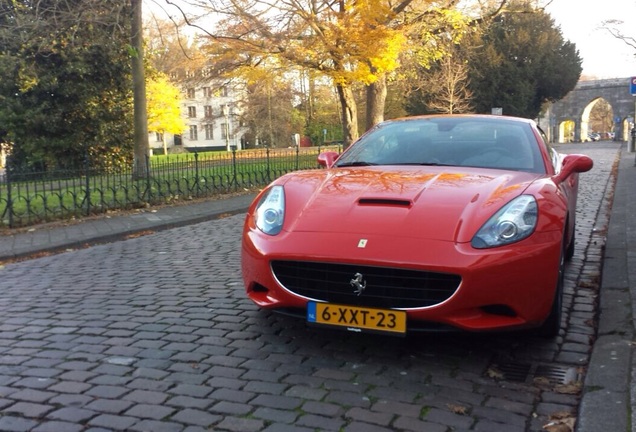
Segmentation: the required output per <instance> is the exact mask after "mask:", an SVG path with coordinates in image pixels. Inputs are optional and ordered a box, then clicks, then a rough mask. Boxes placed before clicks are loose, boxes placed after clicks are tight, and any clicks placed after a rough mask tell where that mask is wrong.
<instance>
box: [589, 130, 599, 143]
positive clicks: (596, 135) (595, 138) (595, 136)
mask: <svg viewBox="0 0 636 432" xmlns="http://www.w3.org/2000/svg"><path fill="white" fill-rule="evenodd" d="M587 137H588V138H589V140H590V141H598V140H600V139H601V134H599V133H596V132H592V133H589V134H587Z"/></svg>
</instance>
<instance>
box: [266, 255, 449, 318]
mask: <svg viewBox="0 0 636 432" xmlns="http://www.w3.org/2000/svg"><path fill="white" fill-rule="evenodd" d="M272 271H273V272H274V276H275V277H276V279H278V281H279V282H280V283H281V285H282V286H283V287H285V288H286V289H287V290H289V291H291V292H293V293H295V294H298V295H301V296H304V297H309V298H312V299H315V300H320V301H325V302H329V303H341V304H348V305H356V306H367V307H380V308H418V307H426V306H432V305H436V304H438V303H441V302H443V301H444V300H446V299H448V298H449V297H450V296H451V295H453V293H454V292H455V291H456V290H457V288H458V287H459V283H460V282H461V277H460V276H459V275H454V274H446V273H435V272H427V271H420V270H408V269H401V268H389V267H373V266H363V265H355V264H334V263H320V262H304V261H273V262H272ZM357 273H360V274H361V275H362V280H363V281H364V282H366V288H365V289H364V291H363V292H362V294H361V295H357V294H356V293H355V292H354V291H355V287H354V286H353V285H352V284H351V280H352V279H355V275H356V274H357Z"/></svg>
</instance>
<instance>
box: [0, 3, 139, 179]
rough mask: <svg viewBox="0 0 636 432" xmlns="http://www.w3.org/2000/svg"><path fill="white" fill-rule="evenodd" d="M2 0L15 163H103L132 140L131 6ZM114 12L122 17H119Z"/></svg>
mask: <svg viewBox="0 0 636 432" xmlns="http://www.w3.org/2000/svg"><path fill="white" fill-rule="evenodd" d="M32 6H33V5H32V2H27V1H6V0H4V1H1V2H0V46H2V52H1V55H0V74H1V76H2V80H0V101H1V103H0V124H2V127H3V129H5V130H6V137H7V140H8V141H10V142H12V143H14V148H13V151H12V159H11V161H12V163H13V164H14V165H21V166H24V167H28V168H31V169H45V168H68V169H75V168H78V167H79V166H82V165H83V163H84V160H85V156H86V153H87V152H88V153H90V154H91V156H93V157H94V158H102V161H103V162H104V163H107V160H108V159H109V158H110V157H111V156H112V155H113V154H119V153H120V152H119V151H118V150H119V149H120V148H125V147H126V146H127V145H129V144H130V140H129V138H130V135H129V131H130V129H131V127H130V126H131V123H130V122H129V120H130V117H129V115H130V101H131V99H130V66H129V60H128V52H127V51H126V49H125V48H126V46H127V38H126V35H127V30H126V29H128V28H129V21H128V20H127V19H126V18H125V17H126V16H128V15H127V13H128V11H129V9H128V8H127V7H126V5H122V4H121V2H117V1H113V0H107V1H101V0H100V1H97V0H74V1H72V0H66V1H55V0H51V1H47V2H38V5H37V6H38V7H32ZM112 17H121V19H114V18H112Z"/></svg>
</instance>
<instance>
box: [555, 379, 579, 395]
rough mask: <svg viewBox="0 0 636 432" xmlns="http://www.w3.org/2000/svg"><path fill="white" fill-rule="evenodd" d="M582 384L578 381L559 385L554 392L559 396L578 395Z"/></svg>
mask: <svg viewBox="0 0 636 432" xmlns="http://www.w3.org/2000/svg"><path fill="white" fill-rule="evenodd" d="M582 387H583V384H582V383H581V382H580V381H577V382H571V383H568V384H559V385H557V386H555V387H554V391H555V392H557V393H561V394H572V395H573V394H579V393H581V388H582Z"/></svg>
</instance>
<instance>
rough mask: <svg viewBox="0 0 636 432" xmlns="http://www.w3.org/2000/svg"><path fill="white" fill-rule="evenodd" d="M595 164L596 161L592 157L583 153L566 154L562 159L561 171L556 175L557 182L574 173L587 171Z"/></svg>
mask: <svg viewBox="0 0 636 432" xmlns="http://www.w3.org/2000/svg"><path fill="white" fill-rule="evenodd" d="M593 166H594V161H593V160H592V158H591V157H589V156H586V155H582V154H569V155H566V156H565V157H564V158H563V160H562V161H561V171H560V172H559V173H558V174H557V175H556V176H554V181H555V182H556V183H561V182H562V181H564V180H565V179H566V178H568V177H569V176H570V175H571V174H572V173H582V172H587V171H589V170H591V169H592V167H593Z"/></svg>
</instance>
